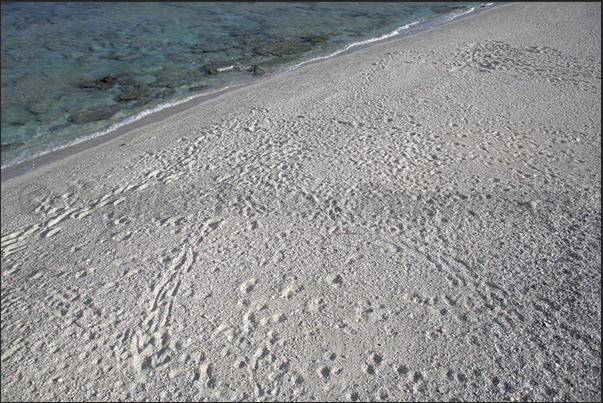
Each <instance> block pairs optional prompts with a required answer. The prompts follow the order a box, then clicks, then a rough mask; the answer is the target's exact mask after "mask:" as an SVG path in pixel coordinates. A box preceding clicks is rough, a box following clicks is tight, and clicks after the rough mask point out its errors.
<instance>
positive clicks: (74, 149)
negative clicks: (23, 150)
mask: <svg viewBox="0 0 603 403" xmlns="http://www.w3.org/2000/svg"><path fill="white" fill-rule="evenodd" d="M510 4H513V3H510V2H501V3H498V2H497V3H489V4H488V7H485V8H483V7H476V8H475V9H474V10H473V11H471V12H469V13H466V14H462V15H459V16H457V17H456V18H454V19H452V20H450V21H446V22H443V23H441V24H439V25H436V26H434V27H426V28H423V29H417V30H415V31H412V32H407V31H401V32H399V33H398V34H396V35H393V36H389V37H387V38H384V39H380V40H376V41H371V42H368V43H362V44H353V45H352V46H350V47H348V48H347V49H345V50H342V51H339V52H336V54H334V55H331V56H326V57H319V58H316V59H311V60H307V61H303V62H301V63H299V64H298V65H296V66H294V67H295V69H297V68H299V67H301V66H306V65H313V64H317V63H320V62H322V61H325V60H330V59H333V58H337V57H341V56H345V55H349V54H351V53H354V52H357V51H359V50H362V49H366V48H368V47H371V46H374V45H381V44H384V43H388V42H391V41H396V40H402V39H404V38H407V37H409V36H413V35H417V34H421V33H425V32H428V31H430V30H434V29H437V28H439V27H442V26H444V25H447V24H449V23H451V22H456V21H459V20H462V19H464V18H467V17H470V16H476V15H477V14H479V13H480V12H482V11H485V10H492V9H494V8H497V7H501V6H506V5H510ZM290 72H291V70H285V71H280V72H274V73H270V74H268V75H266V76H263V77H262V78H261V79H258V80H257V81H253V82H248V83H244V84H235V85H231V86H227V87H225V88H222V89H218V90H215V91H214V92H211V93H209V94H205V95H201V96H195V97H192V98H189V99H188V100H184V101H181V102H178V103H177V104H176V105H173V106H169V107H165V108H162V109H160V110H159V111H157V112H152V113H149V114H148V115H146V116H144V117H142V118H140V119H137V120H135V121H133V122H131V123H127V124H124V125H121V126H119V127H117V128H116V129H114V130H112V131H109V132H108V133H106V134H103V135H100V136H96V137H92V138H88V139H85V140H82V141H79V142H76V143H75V144H73V145H69V146H66V147H64V148H60V149H57V150H53V151H50V152H48V153H46V154H43V155H39V156H35V157H33V158H31V159H28V160H25V161H21V162H17V163H15V164H14V165H10V166H8V167H5V168H3V169H2V170H1V172H0V183H3V184H4V183H5V182H8V181H9V180H11V179H15V178H19V177H21V176H24V175H26V174H30V173H34V172H36V173H37V172H39V171H40V170H41V168H46V169H48V168H50V167H49V165H51V164H54V163H57V162H59V161H62V160H65V159H67V158H70V157H74V156H76V155H78V154H80V153H82V152H83V151H86V150H89V149H91V148H94V147H97V146H100V145H103V144H106V143H108V142H110V141H112V140H115V139H117V138H119V137H122V136H124V135H125V134H127V133H129V132H131V131H133V130H135V129H139V128H141V127H144V126H147V125H150V124H152V123H155V122H158V121H161V120H163V119H166V118H167V117H170V116H173V115H176V114H178V113H181V112H183V111H186V110H188V109H191V108H195V107H197V106H199V105H201V104H203V103H205V102H207V101H209V100H212V99H215V98H217V97H219V96H221V95H223V94H226V93H229V92H232V91H234V90H238V89H242V88H246V87H249V86H253V85H257V84H261V83H263V82H264V81H266V80H270V79H272V78H274V77H277V76H280V75H281V74H287V73H290Z"/></svg>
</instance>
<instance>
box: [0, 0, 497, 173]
mask: <svg viewBox="0 0 603 403" xmlns="http://www.w3.org/2000/svg"><path fill="white" fill-rule="evenodd" d="M490 5H492V3H485V2H484V3H467V2H464V3H450V2H445V3H391V2H388V3H370V2H360V3H351V2H344V3H289V2H282V3H279V2H277V3H265V2H259V3H240V2H219V3H205V2H199V3H155V2H153V3H136V2H129V3H104V2H103V3H47V2H43V3H23V2H18V3H4V2H3V3H1V7H2V52H1V53H2V60H1V62H2V64H1V66H2V111H1V112H2V115H1V116H2V132H1V133H2V138H1V144H2V152H1V155H2V161H1V164H2V169H4V168H7V167H10V166H12V165H14V164H17V163H18V162H21V161H26V160H28V159H31V158H33V157H35V156H38V155H42V154H45V153H49V152H52V151H53V150H57V149H60V148H64V147H68V146H70V145H73V144H76V143H78V142H81V141H82V140H84V139H89V138H93V137H98V136H102V135H103V134H106V133H109V132H111V131H114V130H116V129H117V128H119V127H121V126H123V125H125V124H128V123H131V122H134V121H136V120H138V119H141V118H142V117H144V116H146V115H148V114H150V113H154V112H157V111H159V110H161V109H165V108H166V107H168V106H172V105H176V104H178V103H182V102H185V101H187V100H190V99H192V98H194V97H199V96H204V95H207V94H210V93H213V92H216V91H218V90H221V89H224V88H227V87H233V86H237V85H243V84H246V83H250V82H253V81H255V80H263V79H267V78H269V77H270V76H271V75H274V74H278V72H279V71H282V70H285V69H294V68H297V67H299V66H300V65H301V64H303V63H305V62H308V61H311V60H316V59H321V58H326V57H333V56H335V55H336V54H337V53H340V52H341V51H344V50H347V49H350V48H353V47H354V46H358V45H361V44H365V43H370V42H376V41H378V40H382V39H385V38H388V37H391V36H394V35H397V34H402V33H412V32H413V31H416V30H420V29H425V28H429V27H432V26H436V25H439V24H442V23H445V22H447V21H450V20H452V19H454V18H456V17H459V16H461V15H464V14H467V13H469V12H471V11H473V10H476V9H479V8H483V7H488V6H490Z"/></svg>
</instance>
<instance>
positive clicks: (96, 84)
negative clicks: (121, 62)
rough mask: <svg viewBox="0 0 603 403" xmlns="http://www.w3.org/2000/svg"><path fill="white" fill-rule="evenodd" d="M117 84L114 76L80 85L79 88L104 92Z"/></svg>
mask: <svg viewBox="0 0 603 403" xmlns="http://www.w3.org/2000/svg"><path fill="white" fill-rule="evenodd" d="M116 83H117V77H115V76H114V75H108V76H105V77H103V78H102V79H100V80H98V81H89V82H86V83H84V84H82V85H80V88H97V89H99V90H106V89H108V88H111V87H113V86H114V85H115V84H116Z"/></svg>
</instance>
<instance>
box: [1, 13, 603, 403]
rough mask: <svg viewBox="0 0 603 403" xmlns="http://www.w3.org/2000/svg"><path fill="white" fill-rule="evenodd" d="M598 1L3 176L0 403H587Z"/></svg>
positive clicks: (367, 54) (597, 305) (424, 41)
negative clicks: (456, 402)
mask: <svg viewBox="0 0 603 403" xmlns="http://www.w3.org/2000/svg"><path fill="white" fill-rule="evenodd" d="M600 14H601V5H600V4H599V3H512V4H507V5H505V6H504V7H502V6H501V7H494V8H491V9H486V10H484V12H483V13H482V12H480V13H479V15H470V16H467V17H464V18H462V19H460V20H459V19H457V20H455V21H452V22H450V23H447V24H443V25H441V26H438V27H436V28H434V29H431V30H427V31H423V32H420V33H417V34H413V35H410V36H408V37H405V38H403V39H400V40H392V41H388V42H386V43H379V44H375V45H372V46H368V47H366V48H364V49H362V50H359V51H354V52H352V53H350V54H346V55H343V56H338V57H335V58H331V59H327V60H323V61H320V62H319V63H314V64H308V65H304V66H302V67H300V68H298V69H296V70H294V71H291V72H288V73H285V74H279V75H278V76H275V77H273V78H271V79H270V80H265V81H263V82H261V83H258V84H254V85H251V86H248V87H244V88H237V89H235V90H233V91H229V92H227V93H224V94H221V95H220V96H217V97H215V98H213V99H210V100H207V101H205V102H203V103H202V104H199V105H198V106H195V107H193V108H187V109H185V110H182V111H180V112H179V113H177V114H169V115H166V116H165V118H162V119H158V120H157V121H154V122H152V123H148V124H145V125H144V126H141V127H137V128H135V129H132V130H129V131H128V132H127V133H125V134H123V135H122V136H120V137H119V138H115V139H113V140H111V141H109V142H105V143H103V144H101V145H99V146H97V147H94V148H90V149H86V150H83V151H81V152H80V153H78V154H77V155H73V156H70V157H66V158H64V159H63V160H61V161H58V162H55V163H53V164H50V165H47V166H45V167H43V168H40V169H36V170H34V171H32V172H30V173H28V174H26V175H22V176H19V177H16V178H13V179H11V180H7V181H3V182H2V192H1V195H2V203H1V209H2V220H1V225H2V237H1V247H0V253H1V264H2V266H1V267H2V273H1V275H2V282H1V289H2V301H1V302H2V303H1V307H2V312H1V313H2V315H1V318H2V319H1V329H2V343H1V355H2V365H1V366H0V370H1V372H2V377H1V379H2V380H1V382H2V388H1V390H2V401H31V400H52V401H56V400H67V401H96V400H102V401H142V400H150V401H159V400H168V401H258V400H260V401H264V400H268V401H274V400H276V401H314V400H315V401H340V400H346V401H347V400H349V401H369V400H380V401H451V400H461V401H472V400H479V401H503V400H505V401H600V399H601V368H600V354H601V80H600V77H601V63H600V60H601V59H600V57H601V56H600V55H601V53H600V35H601V23H600V22H601V18H600Z"/></svg>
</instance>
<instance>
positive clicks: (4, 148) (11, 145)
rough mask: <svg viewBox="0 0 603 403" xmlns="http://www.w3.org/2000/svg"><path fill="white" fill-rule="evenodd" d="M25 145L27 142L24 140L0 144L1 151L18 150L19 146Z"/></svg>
mask: <svg viewBox="0 0 603 403" xmlns="http://www.w3.org/2000/svg"><path fill="white" fill-rule="evenodd" d="M24 145H25V143H23V142H20V141H19V142H16V143H6V144H2V145H0V151H3V152H4V151H14V150H18V149H19V148H21V147H23V146H24Z"/></svg>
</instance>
